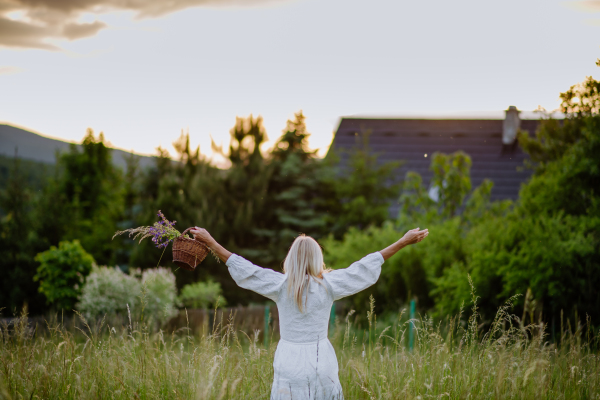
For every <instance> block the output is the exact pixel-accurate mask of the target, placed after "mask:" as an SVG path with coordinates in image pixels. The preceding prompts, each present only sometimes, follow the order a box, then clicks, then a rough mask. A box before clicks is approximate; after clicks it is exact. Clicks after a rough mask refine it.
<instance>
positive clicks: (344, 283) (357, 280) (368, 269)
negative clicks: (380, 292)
mask: <svg viewBox="0 0 600 400" xmlns="http://www.w3.org/2000/svg"><path fill="white" fill-rule="evenodd" d="M383 262H384V259H383V256H382V255H381V253H380V252H375V253H372V254H369V255H368V256H366V257H363V258H362V259H361V260H359V261H357V262H355V263H353V264H352V265H350V266H349V267H348V268H344V269H336V270H334V271H331V272H329V273H327V274H325V275H324V276H323V277H324V279H325V281H326V282H327V283H328V284H329V287H330V288H331V291H332V294H333V300H334V301H335V300H339V299H341V298H344V297H347V296H351V295H353V294H355V293H358V292H360V291H361V290H364V289H366V288H368V287H369V286H371V285H373V284H374V283H375V282H377V279H379V274H381V265H382V264H383Z"/></svg>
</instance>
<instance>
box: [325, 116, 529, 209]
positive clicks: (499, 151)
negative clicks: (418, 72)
mask: <svg viewBox="0 0 600 400" xmlns="http://www.w3.org/2000/svg"><path fill="white" fill-rule="evenodd" d="M538 124H539V120H521V129H522V130H526V131H529V134H530V135H532V134H533V133H534V132H535V130H536V129H537V126H538ZM502 125H503V120H500V119H499V120H491V119H369V118H343V119H342V120H341V122H340V125H339V128H338V130H337V132H336V134H335V137H334V140H333V144H332V146H331V149H334V150H341V149H351V148H352V147H354V146H355V145H356V143H357V141H356V139H357V136H359V135H361V133H363V132H367V131H370V133H371V136H370V139H369V144H370V146H371V149H372V150H373V151H374V152H376V153H378V154H379V161H380V162H385V161H401V160H402V161H405V164H404V165H403V166H402V168H401V171H400V174H401V176H402V177H404V176H405V174H406V172H408V171H415V172H418V173H419V174H421V176H422V177H423V182H424V184H425V185H426V186H428V185H429V181H430V180H431V177H432V175H433V173H432V172H431V170H430V169H429V167H430V164H431V155H432V154H433V153H435V152H443V153H453V152H455V151H458V150H462V151H464V152H465V153H467V154H468V155H469V156H471V160H472V166H471V183H472V187H473V188H475V187H477V186H479V185H480V184H481V182H482V181H483V180H484V179H485V178H488V179H491V180H492V181H493V182H494V188H493V189H492V199H493V200H499V199H513V200H514V199H516V198H517V197H518V194H519V188H520V186H521V183H523V182H525V181H526V180H527V179H528V178H529V177H530V176H531V173H532V171H531V170H529V169H522V170H520V171H519V170H518V168H519V167H522V166H523V161H524V160H525V159H526V158H527V155H526V154H525V153H524V152H523V151H522V150H521V149H520V148H519V146H518V144H517V143H516V142H515V143H514V145H512V146H505V145H503V144H502ZM425 154H427V157H425ZM346 163H347V157H345V156H344V155H343V154H341V164H342V166H343V165H345V164H346ZM397 209H398V207H397V205H396V206H393V207H392V209H391V210H390V211H391V212H392V213H394V214H395V213H397Z"/></svg>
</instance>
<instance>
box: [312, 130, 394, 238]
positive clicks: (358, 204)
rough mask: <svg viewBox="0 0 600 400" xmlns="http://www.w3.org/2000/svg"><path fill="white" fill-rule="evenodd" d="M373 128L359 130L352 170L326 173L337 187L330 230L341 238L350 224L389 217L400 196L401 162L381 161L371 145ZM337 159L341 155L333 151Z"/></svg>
mask: <svg viewBox="0 0 600 400" xmlns="http://www.w3.org/2000/svg"><path fill="white" fill-rule="evenodd" d="M370 135H371V133H370V132H368V131H367V132H362V133H360V134H358V133H357V134H356V145H355V146H354V148H353V149H352V150H350V151H349V154H345V153H343V154H341V156H344V157H347V158H348V167H347V168H348V171H339V172H337V173H336V174H325V175H323V178H324V180H325V183H326V184H327V185H328V186H331V187H332V188H333V193H332V194H331V195H332V196H331V197H332V199H333V201H334V204H332V205H330V206H329V208H328V211H329V215H328V217H329V218H328V219H327V224H328V226H329V232H333V234H334V236H335V237H337V238H340V237H341V236H342V235H343V233H344V232H346V230H348V228H349V227H352V226H353V227H357V228H366V227H367V226H369V225H375V226H380V225H381V224H382V223H383V222H384V221H386V220H387V219H389V207H390V204H391V203H392V202H393V201H394V200H396V199H397V198H398V194H399V191H400V184H399V183H398V181H397V179H396V172H397V170H398V168H399V167H400V166H401V163H400V162H386V163H381V164H380V163H378V154H376V153H374V152H373V151H372V150H371V147H370V145H369V137H370ZM333 157H334V161H335V158H336V157H337V156H336V155H333Z"/></svg>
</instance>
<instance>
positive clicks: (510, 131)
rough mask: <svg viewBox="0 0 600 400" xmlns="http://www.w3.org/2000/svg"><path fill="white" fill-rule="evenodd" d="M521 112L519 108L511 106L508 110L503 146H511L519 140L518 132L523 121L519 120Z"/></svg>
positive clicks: (505, 119) (503, 132) (503, 125)
mask: <svg viewBox="0 0 600 400" xmlns="http://www.w3.org/2000/svg"><path fill="white" fill-rule="evenodd" d="M519 113H520V111H519V110H517V107H515V106H510V107H508V110H506V117H505V118H504V123H503V124H502V144H505V145H511V144H513V143H514V142H515V139H516V138H517V131H518V130H519V126H521V119H520V118H519Z"/></svg>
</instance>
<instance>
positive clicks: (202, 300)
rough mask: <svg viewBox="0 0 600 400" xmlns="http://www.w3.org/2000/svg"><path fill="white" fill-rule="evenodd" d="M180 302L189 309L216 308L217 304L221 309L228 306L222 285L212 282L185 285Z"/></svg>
mask: <svg viewBox="0 0 600 400" xmlns="http://www.w3.org/2000/svg"><path fill="white" fill-rule="evenodd" d="M179 301H180V302H181V303H182V304H183V305H184V306H185V307H188V308H204V309H208V308H214V307H216V305H217V303H218V304H219V306H221V307H224V306H226V305H227V302H226V301H225V298H224V297H223V296H222V294H221V285H220V284H219V283H218V282H213V281H210V280H209V281H206V282H196V283H191V284H189V285H185V286H184V287H183V288H182V289H181V294H180V295H179Z"/></svg>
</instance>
